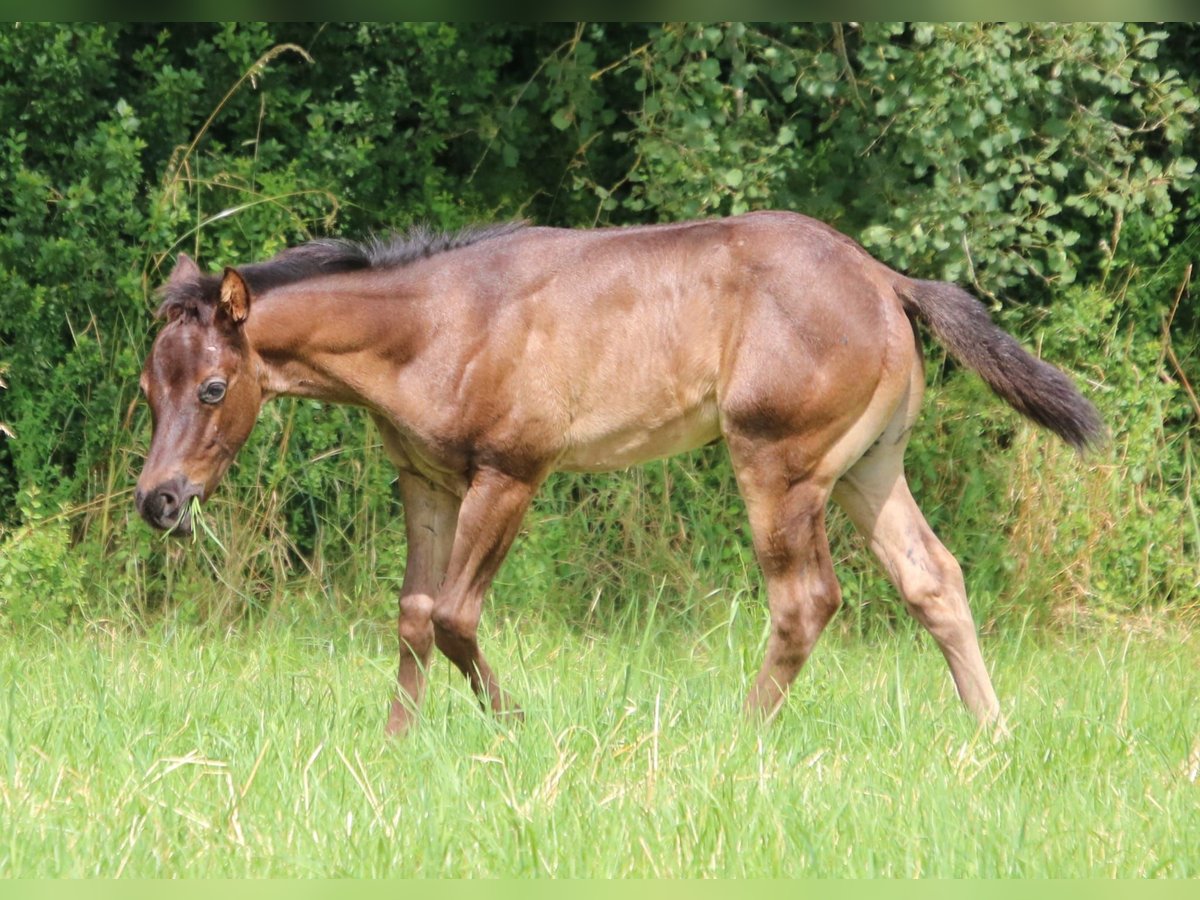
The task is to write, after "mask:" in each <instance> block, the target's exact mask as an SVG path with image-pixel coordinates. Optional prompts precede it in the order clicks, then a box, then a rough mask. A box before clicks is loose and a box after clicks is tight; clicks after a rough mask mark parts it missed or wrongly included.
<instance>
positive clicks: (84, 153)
mask: <svg viewBox="0 0 1200 900" xmlns="http://www.w3.org/2000/svg"><path fill="white" fill-rule="evenodd" d="M1198 47H1200V36H1198V31H1197V29H1196V27H1195V26H1193V25H1187V24H1169V25H1163V26H1158V27H1155V28H1149V27H1144V26H1139V25H1129V24H1104V25H1083V24H1075V23H1068V24H1037V25H1027V26H1016V25H904V24H894V23H893V24H888V23H875V24H866V25H854V24H841V25H839V24H800V25H748V24H742V23H722V24H669V25H662V26H655V25H641V24H634V25H613V24H589V25H579V26H567V25H555V24H534V25H502V24H490V23H474V24H460V25H450V24H436V23H384V24H364V25H305V24H274V23H272V24H263V23H258V24H231V23H227V24H216V25H214V24H186V23H182V24H169V25H158V24H144V23H140V24H138V23H130V24H108V25H69V26H61V25H48V24H40V25H39V24H29V23H19V24H8V25H4V26H0V171H3V172H4V173H5V178H4V179H3V180H2V181H0V298H2V299H0V303H2V304H3V315H0V376H2V377H3V382H0V384H7V389H5V388H3V387H0V423H2V426H3V427H0V433H4V432H6V430H7V431H11V432H12V433H13V434H15V438H8V437H0V554H2V555H0V566H2V567H3V569H2V570H3V572H5V573H7V575H8V576H10V577H11V578H13V579H14V580H13V581H12V582H11V584H12V585H16V587H11V586H10V587H7V588H5V591H6V596H5V597H4V598H3V599H4V602H5V603H6V604H7V605H5V606H3V607H2V608H0V609H2V610H3V611H0V620H2V621H9V622H15V621H18V620H24V619H28V618H31V617H32V618H38V617H39V616H43V615H44V616H45V618H47V619H48V620H55V621H58V620H61V619H62V618H63V617H64V616H67V615H69V614H70V613H71V612H72V611H74V610H80V611H82V612H83V616H84V617H89V616H93V615H105V614H108V613H114V612H121V613H123V614H124V613H128V612H130V611H131V610H138V609H140V610H145V609H155V608H158V607H160V606H162V605H165V604H175V605H179V604H187V603H192V604H193V612H194V614H195V615H196V616H197V617H200V618H203V617H204V616H206V615H215V616H218V617H232V618H237V617H240V616H244V615H255V614H260V613H263V612H266V611H270V610H273V609H275V608H277V606H278V605H279V604H280V602H281V597H282V593H281V592H282V591H283V590H284V586H286V584H287V583H288V580H289V579H290V578H294V577H296V576H297V575H308V576H311V577H313V578H315V579H316V581H317V583H319V584H320V585H321V589H322V591H323V592H324V593H325V595H326V596H327V597H329V598H330V599H331V600H332V601H334V602H337V603H345V604H347V605H351V604H353V605H356V606H361V605H363V604H368V605H369V604H373V603H380V604H382V603H388V604H390V603H391V600H390V596H389V595H390V594H392V593H394V591H393V588H394V585H395V583H396V582H397V581H398V579H399V577H400V573H401V572H402V567H403V559H404V548H403V539H402V534H403V532H402V529H401V528H400V526H399V525H398V524H397V522H396V521H395V520H396V517H397V513H398V512H399V510H398V508H397V504H396V500H395V498H394V494H393V491H392V488H391V480H392V474H391V471H390V469H389V466H388V464H387V462H386V460H385V459H384V458H383V455H382V453H381V452H380V450H379V447H378V446H377V443H376V440H375V438H374V437H373V436H372V435H371V434H370V431H369V429H368V428H367V427H366V422H365V420H364V417H363V416H362V414H361V413H358V412H356V411H350V410H344V409H334V408H326V407H321V406H319V405H317V404H312V403H308V402H300V401H285V402H281V403H278V404H275V405H273V406H272V407H270V408H269V409H268V410H267V411H266V412H265V413H264V415H263V417H262V420H261V421H260V423H259V426H258V428H257V430H256V432H255V434H254V436H253V437H252V439H251V441H250V443H249V444H248V445H247V447H246V448H245V449H244V450H243V452H242V454H241V456H240V458H239V465H238V466H237V467H236V468H235V470H234V471H233V472H231V473H230V475H229V476H228V477H227V479H226V483H225V485H223V488H222V493H221V494H220V496H219V498H217V500H216V501H215V502H214V503H213V504H212V509H211V511H210V512H211V516H212V519H213V522H214V528H215V529H216V531H217V533H218V534H219V535H220V537H221V544H222V546H223V547H224V548H225V550H224V551H222V552H221V553H220V555H219V556H220V558H217V557H215V556H214V557H211V558H210V559H207V560H206V558H205V556H204V554H205V553H208V554H213V553H216V551H215V550H214V548H213V547H207V548H205V549H203V551H202V552H199V553H191V554H185V553H184V552H183V551H182V550H180V549H179V548H174V549H168V548H166V547H165V546H164V545H163V544H162V543H161V542H159V541H157V540H155V539H152V538H150V537H149V536H148V534H147V533H146V532H145V530H144V529H143V528H142V526H141V525H140V524H139V523H137V522H136V521H135V520H134V517H133V515H132V510H131V503H130V493H131V485H132V483H133V480H134V478H135V475H136V471H137V468H138V464H139V458H140V456H141V455H142V454H143V453H144V451H145V446H146V440H147V422H146V416H145V412H144V410H143V408H142V407H141V406H140V405H139V404H138V403H137V389H136V384H137V374H138V371H139V367H140V365H141V360H142V357H143V355H144V353H145V350H146V349H147V346H148V340H149V337H150V334H151V333H152V330H153V323H152V321H151V318H150V312H151V311H152V310H153V308H154V305H155V297H154V289H155V287H156V286H157V285H158V284H159V283H161V282H162V280H163V279H164V278H165V276H166V274H167V273H168V272H169V269H170V267H171V265H172V264H173V261H174V258H175V256H176V255H177V253H178V252H179V251H181V250H186V251H188V252H189V253H191V254H193V255H194V256H195V257H196V258H198V259H199V260H200V261H201V263H202V264H203V265H208V266H216V265H220V264H224V263H226V262H230V261H238V260H248V259H254V258H261V257H264V256H267V255H269V254H271V253H273V252H275V251H276V250H278V249H280V248H281V247H283V246H285V245H287V244H289V243H293V242H296V241H299V240H303V239H306V238H308V237H311V236H313V235H317V234H326V233H335V234H337V233H342V234H351V235H361V234H363V233H365V232H367V231H370V230H387V229H388V228H393V227H404V226H406V225H408V224H410V223H413V222H416V221H421V220H425V221H429V222H432V223H434V224H436V225H439V226H444V227H448V228H452V227H456V226H459V225H462V224H465V223H467V222H470V221H473V220H481V219H503V218H508V217H516V216H529V217H531V218H533V219H534V220H536V221H538V222H539V223H542V224H555V225H574V226H589V225H593V224H607V223H624V222H640V221H661V220H667V219H675V218H682V217H686V216H696V215H717V214H730V213H737V212H740V211H743V210H747V209H756V208H766V207H776V208H787V209H795V210H799V211H803V212H807V213H809V214H812V215H814V216H817V217H819V218H823V219H825V220H828V221H830V222H831V223H832V224H834V225H835V226H837V227H839V228H841V229H843V230H844V231H846V232H848V233H850V234H852V235H854V236H856V237H857V238H859V239H860V240H861V241H862V242H863V243H864V244H865V245H866V246H867V247H868V249H870V250H871V251H872V252H874V253H876V254H877V255H879V256H880V257H881V258H883V259H885V260H886V261H888V262H889V263H891V264H893V265H896V266H898V267H901V268H903V269H905V270H907V271H910V272H911V273H912V274H914V275H920V276H923V277H940V278H948V279H953V280H957V281H960V282H964V283H967V284H969V285H971V286H972V287H973V289H974V290H975V291H976V292H977V293H979V294H980V295H981V296H985V297H987V298H990V299H991V300H992V301H993V305H994V306H995V307H996V309H997V310H998V311H999V312H1000V314H1001V316H1002V318H1003V321H1004V322H1005V324H1006V325H1007V326H1008V327H1010V328H1011V329H1012V330H1014V331H1015V332H1016V333H1018V334H1020V335H1022V336H1023V338H1025V339H1027V341H1028V342H1030V343H1032V344H1035V345H1037V346H1040V347H1041V348H1042V350H1043V352H1044V354H1045V355H1046V356H1047V357H1048V358H1050V359H1053V360H1055V361H1059V362H1061V363H1063V364H1065V365H1067V366H1068V367H1071V368H1073V370H1074V371H1076V372H1078V373H1079V374H1080V375H1081V376H1082V377H1084V378H1086V379H1087V382H1088V390H1089V393H1091V394H1092V395H1093V396H1096V397H1097V398H1098V400H1099V403H1100V405H1101V407H1102V409H1103V411H1104V413H1105V414H1106V416H1107V418H1108V421H1109V422H1110V424H1111V426H1112V428H1113V436H1114V441H1113V446H1112V448H1111V450H1110V451H1107V452H1106V453H1105V454H1103V455H1102V456H1100V457H1098V458H1096V459H1094V460H1093V461H1092V462H1091V463H1090V465H1085V466H1080V465H1079V464H1078V463H1076V462H1074V461H1072V460H1070V458H1069V457H1067V456H1066V455H1064V454H1062V453H1059V452H1058V451H1057V450H1051V449H1049V446H1050V445H1049V442H1048V441H1042V440H1041V439H1035V438H1033V437H1032V436H1031V434H1032V433H1031V432H1029V431H1028V430H1027V429H1024V427H1023V426H1020V427H1018V426H1017V425H1016V424H1015V422H1016V420H1015V417H1014V416H1013V415H1012V414H1011V413H1010V412H1008V411H1006V410H1003V409H1002V408H1000V407H999V405H998V404H997V403H996V402H995V401H994V399H992V398H990V397H989V396H988V395H987V393H986V391H985V390H984V389H983V388H982V387H981V386H979V385H978V384H977V382H975V381H974V380H972V379H970V378H965V377H963V376H961V375H960V374H959V373H957V372H955V371H954V370H953V369H952V368H951V367H949V366H947V365H945V363H944V360H941V359H940V358H939V357H938V356H936V355H933V356H931V361H932V365H931V366H930V378H931V384H932V385H933V387H934V390H933V391H932V393H931V401H932V402H931V404H930V405H931V406H932V407H933V408H932V409H931V410H930V411H929V412H928V414H927V416H926V418H925V420H924V422H923V424H922V426H921V428H922V430H921V432H920V434H919V435H918V437H917V440H916V442H915V443H914V446H913V450H912V454H911V465H910V469H911V472H912V476H913V477H912V480H913V482H914V488H915V489H916V490H917V493H918V495H919V496H920V499H921V501H922V503H923V505H924V506H925V508H926V509H927V510H928V511H929V512H930V518H931V521H933V522H934V524H935V527H936V528H937V529H938V530H939V531H940V532H941V533H942V534H943V535H944V537H945V538H946V542H947V543H948V544H949V545H951V546H952V547H953V548H954V549H955V550H956V552H958V553H959V554H960V555H961V556H962V557H963V559H964V562H965V563H966V564H967V566H966V568H967V571H968V575H969V577H970V578H971V580H972V585H971V587H972V590H973V591H974V593H975V594H976V595H977V596H978V597H979V598H981V599H980V601H979V604H978V605H979V607H980V608H981V609H982V610H983V614H982V616H981V618H983V619H985V620H987V619H990V618H992V617H993V616H997V615H1006V614H1007V613H1008V612H1009V611H1010V610H1011V609H1013V608H1017V607H1020V606H1021V605H1022V604H1024V605H1026V606H1027V605H1028V604H1029V603H1037V604H1040V605H1041V606H1043V607H1044V606H1045V605H1046V604H1048V603H1049V601H1050V598H1051V597H1057V598H1058V602H1078V603H1086V604H1091V605H1101V606H1105V607H1108V608H1112V609H1117V610H1120V609H1128V608H1131V607H1138V606H1144V605H1156V604H1171V605H1173V606H1175V607H1176V608H1181V609H1188V608H1192V609H1194V608H1195V607H1196V605H1197V598H1198V597H1200V574H1198V570H1200V565H1198V564H1197V559H1198V555H1200V526H1197V524H1196V522H1197V514H1196V502H1195V493H1194V489H1193V482H1192V479H1193V473H1194V468H1195V461H1194V458H1195V450H1194V446H1195V440H1194V438H1195V429H1196V424H1197V414H1198V412H1200V411H1198V410H1197V409H1196V408H1195V406H1194V405H1193V404H1194V400H1193V399H1192V398H1190V397H1189V393H1188V391H1189V386H1190V385H1191V384H1192V383H1194V382H1195V381H1197V378H1196V374H1197V373H1196V372H1195V371H1194V365H1193V363H1192V361H1193V360H1194V359H1196V358H1197V354H1198V352H1200V337H1198V335H1200V307H1198V305H1197V304H1196V302H1195V300H1194V296H1193V294H1192V293H1191V292H1189V291H1181V290H1180V288H1181V285H1182V283H1183V282H1184V278H1185V276H1184V272H1185V269H1186V267H1187V266H1188V265H1189V263H1191V262H1193V261H1194V260H1195V258H1196V255H1197V248H1198V247H1200V237H1198V234H1200V233H1198V231H1197V220H1198V218H1200V212H1198V211H1200V203H1197V202H1196V198H1197V196H1200V185H1198V183H1197V179H1196V178H1195V175H1194V171H1193V170H1194V162H1193V160H1194V159H1195V158H1196V157H1197V155H1198V153H1200V131H1198V129H1197V128H1196V122H1197V115H1196V113H1197V109H1198V107H1197V100H1196V96H1195V91H1196V89H1197V85H1198V81H1200V72H1198V71H1197V69H1196V67H1195V59H1196V58H1197V57H1196V50H1197V48H1198ZM1189 367H1191V370H1189ZM1073 482H1078V483H1077V484H1075V485H1074V486H1073ZM1055 485H1059V486H1060V487H1057V488H1056V487H1055ZM34 497H36V498H37V503H38V504H39V505H38V506H37V507H36V508H35V507H34V506H33V505H32V503H31V502H30V498H34ZM1031 498H1033V499H1031ZM743 519H744V516H743V515H742V510H741V505H740V502H739V501H738V500H737V499H736V491H735V488H734V484H733V479H732V475H731V473H730V471H729V467H728V462H727V459H726V457H725V455H724V452H723V451H721V450H719V449H714V450H705V451H702V452H700V453H697V454H694V455H693V456H692V457H691V458H690V459H688V460H687V461H684V462H670V463H664V464H661V465H656V466H651V467H648V468H646V469H643V470H640V471H639V472H638V473H636V474H632V475H631V474H618V475H612V476H594V477H588V478H583V477H570V478H568V477H559V478H556V479H554V480H552V482H551V483H550V484H549V485H548V486H547V489H546V491H545V492H544V495H543V497H542V498H541V499H540V500H539V502H538V504H537V505H536V506H535V509H534V511H533V513H532V515H531V517H530V522H529V524H528V526H527V529H526V532H525V535H524V536H523V538H522V540H521V543H520V545H519V546H518V548H517V550H516V552H515V555H514V557H513V559H511V560H510V562H509V564H508V565H507V566H506V568H505V570H504V571H503V572H502V573H501V577H500V580H499V583H498V586H497V587H498V590H497V593H498V595H499V596H498V599H499V600H501V602H502V604H504V605H506V606H507V607H509V608H520V605H521V604H523V603H526V602H528V599H527V597H528V595H532V594H538V593H549V592H550V591H551V588H552V587H554V586H556V585H560V586H565V587H566V588H567V590H566V591H565V595H567V596H570V597H572V598H574V599H572V601H571V603H572V604H578V607H579V609H580V610H581V611H583V612H584V613H586V612H587V611H589V610H590V611H592V612H593V613H605V614H610V615H626V614H631V613H630V612H629V610H630V609H634V610H642V611H643V612H644V611H645V609H647V608H648V607H647V604H648V603H649V599H648V598H665V599H666V600H667V602H668V604H669V605H672V606H673V607H675V608H677V609H684V608H689V607H691V606H699V607H703V606H704V605H705V603H706V600H705V598H707V597H710V596H713V593H714V591H718V590H719V589H721V588H723V587H726V586H728V585H729V584H731V583H733V584H736V585H737V586H738V590H740V591H745V592H747V593H748V594H751V595H753V594H754V593H755V592H756V590H757V575H756V574H755V567H754V566H753V564H752V558H751V553H750V550H749V542H748V541H747V540H746V534H745V527H744V522H743ZM997 522H1002V523H1004V524H1003V525H1002V526H1001V527H997V524H996V523H997ZM835 524H836V527H835V531H836V532H837V535H838V538H837V540H838V554H839V556H840V557H844V558H845V562H846V563H847V565H845V566H843V573H844V575H843V581H844V583H845V584H846V585H847V597H848V599H849V600H850V605H851V607H852V608H853V609H854V610H856V611H861V612H862V613H863V615H860V616H858V617H857V619H856V620H857V621H859V622H861V623H865V622H867V621H869V620H871V619H877V620H884V621H886V620H887V619H888V618H889V617H890V614H891V611H892V610H894V609H895V607H894V606H889V605H879V604H872V605H866V604H864V603H863V602H861V601H864V600H866V599H868V598H873V597H876V596H890V595H891V592H890V589H889V588H888V587H887V586H886V585H885V583H884V582H883V580H882V578H881V577H880V576H879V575H878V573H876V572H875V571H874V569H873V568H872V567H871V566H870V565H869V564H866V563H862V562H858V561H857V560H861V558H862V556H863V553H862V552H861V551H862V548H861V547H860V546H859V545H858V544H857V542H856V539H855V538H853V537H850V536H849V535H848V532H847V531H846V529H845V528H844V523H835ZM43 529H44V531H43ZM1056 534H1058V535H1061V536H1062V539H1061V540H1055V535H1056ZM1064 573H1066V574H1064ZM40 578H44V579H46V580H45V581H44V582H42V581H39V580H38V579H40ZM55 579H57V581H56V580H55ZM43 583H44V585H45V586H46V589H45V590H44V589H43V587H41V586H39V585H42V584H43ZM55 584H57V585H59V587H61V588H62V590H61V591H59V596H60V597H67V596H68V595H70V596H72V597H75V598H76V599H78V596H82V595H83V594H86V595H87V596H88V598H89V599H88V601H87V602H86V603H82V602H81V603H76V602H75V600H74V599H72V600H47V599H46V598H47V597H48V596H49V588H50V587H52V586H53V585H55ZM75 586H82V587H81V588H80V590H79V591H73V590H72V588H73V587H75ZM9 592H12V593H11V596H9V595H8V594H9ZM26 593H28V594H29V596H24V595H25V594H26ZM18 595H21V596H18ZM559 596H562V594H560V595H559ZM31 598H32V599H31ZM43 602H48V603H49V604H50V607H53V609H51V608H50V607H45V608H44V611H42V612H38V611H37V610H43V607H42V606H39V605H38V604H41V603H43ZM868 609H871V610H876V609H878V610H882V611H884V614H880V613H876V612H871V613H870V614H867V613H866V610H868ZM638 614H640V613H638Z"/></svg>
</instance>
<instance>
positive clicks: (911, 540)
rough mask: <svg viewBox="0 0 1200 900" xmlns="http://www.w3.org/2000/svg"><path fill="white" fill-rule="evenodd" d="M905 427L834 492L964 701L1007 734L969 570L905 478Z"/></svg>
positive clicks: (886, 438)
mask: <svg viewBox="0 0 1200 900" xmlns="http://www.w3.org/2000/svg"><path fill="white" fill-rule="evenodd" d="M892 432H894V433H892ZM905 434H906V429H904V428H903V427H889V429H888V431H887V432H885V435H884V437H883V438H882V439H881V440H880V441H879V442H878V443H877V445H876V447H875V448H874V449H873V450H872V451H871V452H869V453H868V454H867V455H865V456H864V457H863V458H862V459H860V460H859V461H858V462H857V463H855V465H854V466H852V467H851V468H850V470H849V471H848V472H846V474H845V475H843V476H842V478H841V480H840V481H839V482H838V483H837V485H836V486H835V487H834V490H833V498H834V500H835V502H837V503H838V505H839V506H841V507H842V509H844V510H845V511H846V513H847V515H849V517H850V519H851V521H852V522H853V523H854V525H855V527H856V528H857V529H858V530H859V531H860V532H861V533H862V534H863V536H864V537H865V538H866V540H867V543H868V544H869V545H870V547H871V550H872V551H873V552H874V554H875V555H876V557H877V558H878V559H879V561H880V563H881V564H882V566H883V568H884V571H885V572H886V573H887V575H888V577H889V578H890V580H891V581H892V583H893V584H894V585H895V586H896V589H897V590H898V591H899V592H900V596H901V597H902V598H903V600H904V603H905V606H906V607H907V608H908V610H909V611H910V612H911V613H912V614H913V616H914V617H915V618H916V619H917V621H918V622H920V623H921V625H922V626H924V628H925V629H926V630H927V631H928V632H929V633H930V634H931V635H933V639H934V640H935V641H936V642H937V645H938V647H939V649H940V650H941V651H942V655H943V656H944V657H945V658H946V662H947V663H948V664H949V667H950V673H951V676H952V677H953V679H954V684H955V687H956V688H957V690H958V694H959V697H961V698H962V701H963V703H964V704H965V705H966V706H967V708H968V709H969V710H970V711H971V712H972V713H974V714H975V716H976V718H978V719H979V721H980V722H982V723H987V724H992V725H994V726H995V727H996V729H997V732H998V733H1003V732H1004V730H1005V727H1004V723H1003V719H1002V717H1001V714H1000V703H999V701H998V700H997V698H996V692H995V690H994V689H993V687H992V681H991V678H990V677H989V676H988V672H987V668H986V667H985V666H984V662H983V655H982V654H981V652H980V649H979V640H978V638H977V637H976V633H975V622H974V620H973V618H972V616H971V609H970V607H969V606H968V604H967V592H966V586H965V584H964V582H963V576H962V569H961V568H960V566H959V564H958V561H957V560H956V559H955V558H954V556H953V555H951V553H950V551H949V550H947V549H946V548H945V547H944V546H943V545H942V542H941V541H939V540H938V538H937V536H936V535H935V534H934V533H933V530H932V529H931V528H930V527H929V524H928V523H927V522H926V521H925V517H924V516H923V515H922V514H921V510H920V509H919V508H918V507H917V504H916V501H915V500H914V499H913V497H912V494H911V493H910V492H909V489H908V483H907V481H906V480H905V478H904V469H903V455H904V444H905V440H904V436H905Z"/></svg>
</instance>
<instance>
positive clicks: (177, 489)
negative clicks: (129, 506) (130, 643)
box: [134, 475, 203, 535]
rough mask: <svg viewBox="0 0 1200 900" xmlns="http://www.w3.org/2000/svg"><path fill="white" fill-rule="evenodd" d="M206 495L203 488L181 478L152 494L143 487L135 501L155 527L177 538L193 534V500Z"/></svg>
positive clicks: (173, 480) (171, 481) (177, 477)
mask: <svg viewBox="0 0 1200 900" xmlns="http://www.w3.org/2000/svg"><path fill="white" fill-rule="evenodd" d="M202 494H203V488H202V487H201V486H200V485H198V484H192V483H191V482H190V481H188V480H187V478H185V477H184V476H183V475H177V476H175V477H174V478H172V479H170V480H168V481H164V482H163V483H162V484H160V485H158V486H157V487H155V488H152V489H150V490H146V491H144V490H142V489H141V488H140V487H139V488H138V489H137V491H136V492H135V494H134V499H135V501H136V503H137V508H138V512H140V513H141V514H142V518H143V519H145V520H146V522H147V523H149V525H150V526H151V527H153V528H157V529H158V530H159V531H169V532H170V533H171V534H173V535H188V534H191V533H192V513H191V502H192V498H193V497H200V496H201V495H202Z"/></svg>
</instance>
